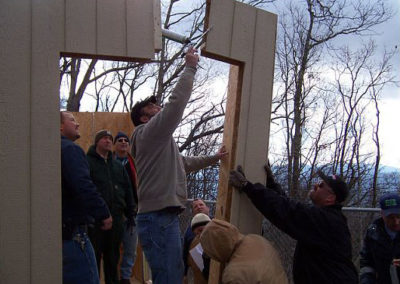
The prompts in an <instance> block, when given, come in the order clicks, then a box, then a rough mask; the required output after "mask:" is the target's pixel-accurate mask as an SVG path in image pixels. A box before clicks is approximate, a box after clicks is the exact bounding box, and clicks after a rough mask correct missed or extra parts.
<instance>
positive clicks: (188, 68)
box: [185, 66, 197, 73]
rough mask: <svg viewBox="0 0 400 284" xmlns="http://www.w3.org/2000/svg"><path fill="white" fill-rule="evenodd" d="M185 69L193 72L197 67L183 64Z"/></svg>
mask: <svg viewBox="0 0 400 284" xmlns="http://www.w3.org/2000/svg"><path fill="white" fill-rule="evenodd" d="M185 69H186V70H191V71H192V72H193V73H196V71H197V67H192V66H185Z"/></svg>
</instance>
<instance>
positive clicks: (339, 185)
mask: <svg viewBox="0 0 400 284" xmlns="http://www.w3.org/2000/svg"><path fill="white" fill-rule="evenodd" d="M317 173H318V175H319V177H320V178H321V179H322V180H323V181H324V182H326V183H327V184H328V185H329V187H330V188H332V190H333V192H334V193H335V195H336V202H337V203H341V202H343V201H345V200H346V198H347V196H348V195H349V188H348V187H347V184H346V183H345V182H344V180H343V179H342V178H341V177H340V176H338V175H330V176H327V175H325V174H324V173H323V172H322V171H318V172H317Z"/></svg>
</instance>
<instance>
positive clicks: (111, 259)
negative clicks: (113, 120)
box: [87, 130, 134, 284]
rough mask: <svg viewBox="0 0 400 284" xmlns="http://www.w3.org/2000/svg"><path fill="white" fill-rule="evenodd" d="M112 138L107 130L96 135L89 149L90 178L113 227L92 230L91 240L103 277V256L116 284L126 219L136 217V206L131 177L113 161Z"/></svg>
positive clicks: (109, 281) (106, 271)
mask: <svg viewBox="0 0 400 284" xmlns="http://www.w3.org/2000/svg"><path fill="white" fill-rule="evenodd" d="M112 145H113V136H112V135H111V132H109V131H108V130H101V131H99V132H97V134H96V137H95V143H94V145H92V146H91V147H90V148H89V151H88V153H87V159H88V162H89V167H90V175H91V177H92V180H93V182H94V184H95V185H96V187H97V190H98V191H99V193H100V194H101V195H102V197H103V199H104V200H105V201H106V203H107V205H108V207H109V208H110V211H111V215H112V218H113V226H112V229H111V230H110V231H103V230H101V229H100V227H99V226H96V227H95V228H94V229H92V230H90V232H89V237H90V240H91V241H92V243H93V247H94V250H95V254H96V260H97V268H98V270H99V274H100V261H101V257H102V256H103V264H104V265H103V266H104V267H103V269H104V278H105V283H106V284H117V283H119V279H118V270H117V267H118V261H119V248H120V245H121V240H122V234H123V223H124V220H125V218H127V219H132V218H133V217H134V205H133V195H132V189H131V184H130V181H129V177H128V174H127V173H126V171H125V168H124V167H123V166H122V164H121V163H119V162H118V161H115V160H114V159H113V157H112V152H111V151H112Z"/></svg>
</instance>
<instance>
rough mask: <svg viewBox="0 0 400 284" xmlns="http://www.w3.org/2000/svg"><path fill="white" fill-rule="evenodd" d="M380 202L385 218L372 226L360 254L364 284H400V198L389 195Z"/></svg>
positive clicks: (361, 275)
mask: <svg viewBox="0 0 400 284" xmlns="http://www.w3.org/2000/svg"><path fill="white" fill-rule="evenodd" d="M379 203H380V207H381V209H382V210H381V214H382V217H381V218H379V219H377V220H375V221H374V222H373V223H372V224H371V225H370V226H369V228H368V230H367V232H366V235H365V238H364V243H363V247H362V249H361V252H360V282H361V284H375V283H376V284H385V283H399V275H400V274H399V272H400V269H399V265H400V234H399V233H398V232H399V231H400V196H399V195H397V194H395V193H389V194H385V195H383V196H382V197H381V199H380V201H379Z"/></svg>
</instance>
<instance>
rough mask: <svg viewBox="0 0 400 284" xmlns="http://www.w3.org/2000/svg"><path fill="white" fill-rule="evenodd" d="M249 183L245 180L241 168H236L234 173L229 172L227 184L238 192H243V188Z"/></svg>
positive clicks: (232, 171)
mask: <svg viewBox="0 0 400 284" xmlns="http://www.w3.org/2000/svg"><path fill="white" fill-rule="evenodd" d="M248 182H249V181H248V180H247V179H246V176H245V174H244V172H243V168H242V166H240V165H239V166H237V168H236V171H235V170H231V171H230V173H229V184H230V185H231V186H233V187H236V188H237V189H239V190H243V188H244V187H245V186H246V185H247V183H248Z"/></svg>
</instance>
